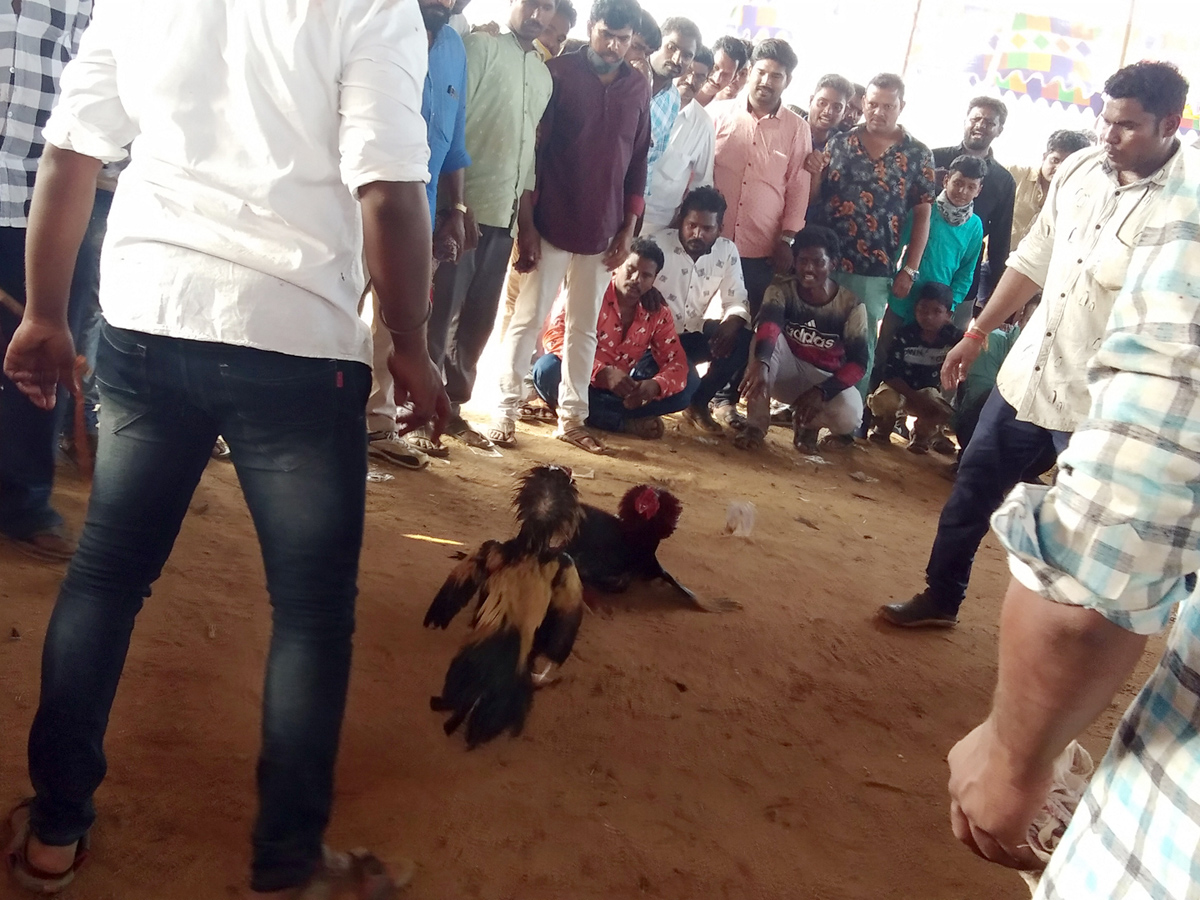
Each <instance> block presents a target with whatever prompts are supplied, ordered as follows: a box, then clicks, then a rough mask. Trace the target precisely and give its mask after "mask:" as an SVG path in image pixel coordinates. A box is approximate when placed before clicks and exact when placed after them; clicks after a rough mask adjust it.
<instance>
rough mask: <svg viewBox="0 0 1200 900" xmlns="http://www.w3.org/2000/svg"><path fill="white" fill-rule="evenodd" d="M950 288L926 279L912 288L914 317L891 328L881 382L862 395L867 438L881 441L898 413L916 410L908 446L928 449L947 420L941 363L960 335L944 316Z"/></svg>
mask: <svg viewBox="0 0 1200 900" xmlns="http://www.w3.org/2000/svg"><path fill="white" fill-rule="evenodd" d="M953 306H954V294H953V292H952V291H951V290H950V288H949V286H947V285H944V284H938V283H937V282H936V281H929V282H926V283H925V284H923V285H921V287H920V289H919V291H918V293H917V303H916V321H915V322H913V323H911V324H909V325H905V326H904V327H903V328H901V329H900V330H899V331H897V332H896V336H895V338H893V340H892V346H891V350H890V352H889V353H888V357H887V364H886V368H885V369H884V373H883V384H881V385H880V386H879V387H878V388H876V389H875V391H874V393H872V394H871V396H870V397H868V398H867V407H868V408H869V409H870V410H871V415H872V416H873V422H874V427H873V428H872V429H871V433H870V434H869V435H868V437H869V438H870V440H872V441H874V442H875V443H877V444H883V445H885V446H887V445H890V444H891V442H892V432H893V431H895V429H896V421H897V419H899V417H900V416H901V415H910V416H916V417H917V422H916V425H915V426H914V427H913V434H912V440H910V441H909V444H908V449H909V450H910V451H911V452H913V453H928V452H929V447H930V444H932V442H933V439H934V438H935V437H936V436H937V435H938V434H940V433H941V429H942V426H943V425H945V424H946V423H947V422H949V421H950V417H951V416H952V415H953V414H954V409H953V408H952V407H951V406H950V404H949V403H948V402H947V401H946V398H945V397H943V396H942V393H941V382H942V363H943V362H944V361H945V359H946V354H947V353H949V352H950V348H951V347H953V346H954V345H955V344H957V343H958V342H959V340H961V338H962V332H961V331H959V330H958V329H957V328H955V327H954V325H953V324H952V323H951V322H950V313H951V310H952V308H953Z"/></svg>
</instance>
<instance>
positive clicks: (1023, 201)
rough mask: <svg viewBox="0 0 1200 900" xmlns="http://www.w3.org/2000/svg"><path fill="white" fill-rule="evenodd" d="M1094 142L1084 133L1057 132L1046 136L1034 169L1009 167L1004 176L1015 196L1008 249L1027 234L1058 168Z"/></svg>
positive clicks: (1043, 202) (1031, 167) (1062, 130)
mask: <svg viewBox="0 0 1200 900" xmlns="http://www.w3.org/2000/svg"><path fill="white" fill-rule="evenodd" d="M1094 143H1095V141H1094V140H1093V139H1092V136H1091V135H1090V134H1088V133H1087V132H1086V131H1070V130H1069V129H1066V128H1061V129H1059V130H1058V131H1056V132H1054V133H1053V134H1051V135H1050V139H1049V140H1048V141H1047V142H1046V152H1045V153H1043V154H1042V161H1041V163H1039V164H1038V165H1036V166H1009V167H1008V174H1010V175H1011V176H1012V177H1013V181H1015V182H1016V185H1017V192H1016V197H1015V199H1014V201H1013V223H1012V241H1011V242H1010V246H1013V247H1015V246H1017V245H1018V244H1019V243H1021V241H1023V240H1024V239H1025V235H1027V234H1029V229H1031V228H1033V223H1034V222H1036V221H1037V217H1038V213H1040V212H1041V211H1042V206H1044V205H1045V203H1046V193H1047V192H1048V191H1049V190H1050V182H1051V181H1053V180H1054V173H1055V172H1057V171H1058V167H1059V166H1060V165H1062V162H1063V160H1065V159H1066V158H1067V157H1068V156H1070V155H1071V154H1072V153H1078V152H1079V151H1080V150H1086V149H1087V148H1088V147H1090V146H1092V144H1094Z"/></svg>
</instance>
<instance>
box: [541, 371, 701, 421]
mask: <svg viewBox="0 0 1200 900" xmlns="http://www.w3.org/2000/svg"><path fill="white" fill-rule="evenodd" d="M657 374H658V364H657V363H656V362H655V361H654V357H653V356H651V355H650V354H649V353H647V354H646V355H645V356H643V357H642V359H641V361H640V362H638V364H637V365H636V366H634V369H633V371H632V372H630V373H629V377H630V378H634V379H636V380H638V381H643V380H644V379H647V378H653V377H654V376H655V375H657ZM561 381H562V360H561V359H559V358H558V357H557V356H555V355H554V354H553V353H547V354H546V355H545V356H543V357H542V358H541V359H539V360H538V361H537V362H536V363H534V365H533V386H534V387H535V388H537V392H538V395H539V396H541V398H542V399H543V400H545V401H546V403H547V404H548V405H549V406H550V408H551V409H557V408H558V385H559V382H561ZM698 387H700V376H699V375H697V374H696V373H695V371H694V370H691V369H689V370H688V380H687V386H686V387H684V389H683V390H682V391H680V392H679V393H678V394H672V395H671V396H670V397H661V398H659V399H658V400H651V401H650V402H649V403H647V404H646V405H645V406H641V407H638V408H637V409H626V408H625V403H624V401H623V400H622V399H621V398H620V397H618V396H617V395H616V394H614V393H613V392H612V391H606V390H603V389H602V388H598V387H596V386H595V385H594V384H593V385H588V417H587V424H588V425H590V426H591V427H592V428H599V429H600V430H602V431H624V430H625V420H626V419H643V418H646V417H647V416H667V415H670V414H671V413H677V412H680V411H681V410H684V409H687V405H688V403H689V402H690V401H691V399H692V395H693V394H694V393H696V389H697V388H698Z"/></svg>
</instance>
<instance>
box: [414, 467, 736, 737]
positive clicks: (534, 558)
mask: <svg viewBox="0 0 1200 900" xmlns="http://www.w3.org/2000/svg"><path fill="white" fill-rule="evenodd" d="M513 507H514V509H515V511H516V518H517V522H518V524H519V526H520V529H519V531H518V532H517V536H516V537H514V538H512V539H511V540H508V541H504V542H499V541H487V542H486V543H484V545H483V546H482V547H480V548H479V549H478V550H477V551H476V552H475V553H474V554H473V555H471V556H468V557H467V558H466V559H464V560H463V562H462V563H460V564H459V565H458V566H457V567H455V569H454V571H452V572H451V573H450V577H449V578H447V579H446V583H445V584H443V585H442V589H441V590H440V591H438V594H437V596H436V597H435V598H434V600H433V603H432V604H431V605H430V607H429V611H428V612H427V613H426V614H425V625H426V627H437V628H445V627H446V626H447V625H449V624H450V621H451V620H452V619H453V618H454V616H455V615H457V614H458V612H459V611H460V610H461V609H462V608H463V607H464V606H466V605H467V604H468V603H469V602H470V601H471V599H472V597H474V596H475V595H476V594H478V595H479V603H478V606H477V607H476V610H475V616H474V619H473V620H472V624H471V633H470V634H469V635H468V637H467V639H466V642H465V643H464V644H463V647H462V649H461V650H459V652H458V655H457V656H455V657H454V659H453V661H452V662H451V663H450V668H449V670H448V671H447V672H446V679H445V683H444V686H443V687H442V693H441V696H438V697H434V698H433V699H432V700H431V701H430V706H431V707H432V708H433V709H434V710H436V711H439V712H448V713H450V717H449V718H448V719H447V720H446V723H445V726H444V727H445V730H446V733H447V734H453V733H454V731H455V730H456V729H457V728H458V727H459V726H460V725H462V724H463V723H464V722H466V738H467V745H468V746H469V747H474V746H476V745H477V744H480V743H483V742H484V741H489V740H491V739H492V738H494V737H496V736H498V735H499V734H501V733H502V732H503V731H505V730H508V731H510V732H511V733H512V734H514V735H515V734H519V733H520V731H521V728H522V727H523V726H524V724H525V718H526V716H527V715H528V714H529V709H530V706H531V705H532V704H533V691H534V687H535V679H536V676H535V668H534V667H535V664H536V661H537V660H538V659H539V658H542V659H545V660H548V661H549V662H550V663H554V664H556V665H562V664H563V663H564V662H566V659H567V657H568V656H569V655H570V653H571V648H572V647H573V646H574V644H575V636H576V635H577V634H578V632H579V625H580V622H581V621H582V619H583V612H584V603H583V593H584V586H585V585H586V586H587V587H589V588H592V589H596V590H600V591H607V592H619V591H624V590H625V589H626V588H628V587H629V585H630V584H631V583H632V582H633V581H634V580H654V579H662V580H664V581H666V582H667V583H668V584H669V585H671V586H672V587H673V588H675V589H677V590H678V591H679V592H680V594H681V596H683V597H685V598H686V599H687V600H688V601H689V602H690V603H693V604H695V605H697V606H699V607H700V608H702V609H710V610H711V609H729V608H732V605H725V606H708V605H704V604H701V603H700V601H698V600H697V599H696V597H695V595H694V594H692V592H691V591H689V590H688V589H687V588H685V587H683V586H682V585H681V584H679V582H678V581H676V580H675V579H674V578H673V577H672V576H671V575H670V574H669V573H668V572H666V571H665V570H664V569H663V567H662V566H661V565H660V564H659V562H658V558H657V550H658V545H659V542H660V541H662V540H665V539H666V538H667V537H669V536H670V535H671V534H672V533H673V532H674V530H675V526H676V524H677V523H678V521H679V513H680V511H681V509H682V507H681V505H680V503H679V501H678V500H677V499H676V498H675V497H674V496H673V495H671V494H670V493H668V492H667V491H664V490H662V489H660V488H655V487H651V486H650V485H638V486H637V487H634V488H631V489H630V490H629V491H628V492H627V493H626V494H625V496H624V497H623V498H622V499H621V503H620V507H619V512H618V514H617V515H616V516H614V515H612V514H610V513H607V512H605V511H604V510H601V509H597V508H596V507H594V506H588V505H586V504H581V503H580V502H579V492H578V491H577V490H576V488H575V484H574V482H573V481H572V479H571V472H570V470H568V469H564V468H560V467H559V466H538V467H536V468H533V469H530V470H529V471H528V472H526V473H525V474H524V475H522V476H521V478H520V480H519V484H518V487H517V491H516V493H515V495H514V497H513Z"/></svg>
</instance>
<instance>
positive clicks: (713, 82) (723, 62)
mask: <svg viewBox="0 0 1200 900" xmlns="http://www.w3.org/2000/svg"><path fill="white" fill-rule="evenodd" d="M712 51H713V66H712V71H711V72H709V74H708V78H707V80H705V82H704V84H702V85H701V86H700V88H699V90H697V91H696V102H697V103H699V104H700V105H701V106H708V104H710V103H712V102H713V100H715V99H716V96H717V94H719V93H721V91H723V90H725V89H726V88H727V87H729V85H731V84H732V83H733V80H734V79H735V78H737V77H738V73H739V72H741V71H742V70H743V69H745V68H746V63H747V62H748V61H749V55H748V54H747V53H746V44H745V42H744V41H742V40H741V39H740V38H736V37H734V36H733V35H732V34H723V35H721V36H720V37H719V38H717V40H716V43H714V44H713V46H712Z"/></svg>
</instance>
